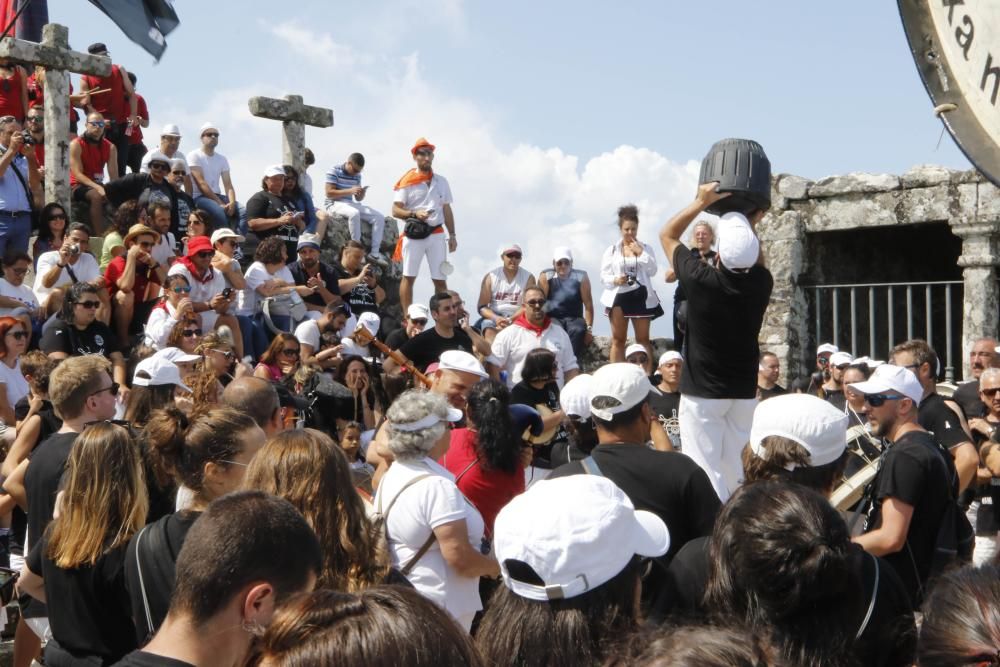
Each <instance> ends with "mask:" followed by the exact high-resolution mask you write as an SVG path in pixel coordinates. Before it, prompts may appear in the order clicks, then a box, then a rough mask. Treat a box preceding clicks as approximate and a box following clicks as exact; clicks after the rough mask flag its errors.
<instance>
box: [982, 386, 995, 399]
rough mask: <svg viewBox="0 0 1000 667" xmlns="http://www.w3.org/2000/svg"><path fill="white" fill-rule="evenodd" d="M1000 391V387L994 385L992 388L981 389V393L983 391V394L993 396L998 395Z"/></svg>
mask: <svg viewBox="0 0 1000 667" xmlns="http://www.w3.org/2000/svg"><path fill="white" fill-rule="evenodd" d="M998 391H1000V387H994V388H992V389H980V390H979V393H981V394H982V395H983V396H987V397H989V398H993V397H994V396H996V395H997V392H998Z"/></svg>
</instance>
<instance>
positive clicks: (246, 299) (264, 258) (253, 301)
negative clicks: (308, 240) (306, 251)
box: [236, 236, 312, 315]
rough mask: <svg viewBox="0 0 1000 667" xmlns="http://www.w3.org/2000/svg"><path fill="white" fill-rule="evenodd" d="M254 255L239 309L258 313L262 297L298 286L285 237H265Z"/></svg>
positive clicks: (283, 292)
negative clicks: (290, 264)
mask: <svg viewBox="0 0 1000 667" xmlns="http://www.w3.org/2000/svg"><path fill="white" fill-rule="evenodd" d="M253 259H254V262H253V264H251V265H250V266H249V267H248V268H247V272H246V274H245V279H246V285H247V286H246V289H244V290H243V291H242V292H240V298H239V307H238V310H237V311H236V312H237V313H239V314H240V315H255V314H256V313H257V305H258V303H259V302H260V299H261V298H262V297H263V298H267V297H269V296H275V295H278V294H287V293H288V292H290V291H292V290H293V289H295V278H294V277H292V272H291V271H289V270H288V266H287V262H288V251H287V250H286V249H285V243H284V241H282V240H281V239H278V238H276V237H273V236H272V237H269V238H266V239H264V240H263V241H261V242H260V245H258V246H257V251H256V252H254V255H253ZM309 293H310V294H311V293H312V292H311V291H310V292H309Z"/></svg>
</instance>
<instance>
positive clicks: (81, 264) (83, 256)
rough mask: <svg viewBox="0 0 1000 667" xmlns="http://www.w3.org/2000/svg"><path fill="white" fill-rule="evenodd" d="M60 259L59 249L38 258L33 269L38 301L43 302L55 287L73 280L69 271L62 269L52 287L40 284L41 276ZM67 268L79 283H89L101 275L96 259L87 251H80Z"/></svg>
mask: <svg viewBox="0 0 1000 667" xmlns="http://www.w3.org/2000/svg"><path fill="white" fill-rule="evenodd" d="M59 261H60V257H59V251H58V250H50V251H48V252H45V253H42V256H41V257H39V258H38V268H37V269H35V287H34V292H35V296H36V297H38V301H39V303H45V301H46V300H47V299H48V298H49V295H50V294H52V292H53V291H54V290H55V289H56V288H57V287H62V286H63V285H69V284H71V283H72V282H73V279H72V278H70V275H69V271H68V270H67V269H65V268H64V269H63V270H62V271H61V272H60V273H59V277H58V278H57V279H56V282H55V284H53V285H52V287H44V286H43V285H42V276H44V275H45V274H46V273H48V272H49V271H51V270H52V267H53V266H55V265H56V264H58V263H59ZM68 268H69V269H72V270H73V273H74V274H76V279H77V280H78V281H80V282H81V283H89V282H93V281H95V280H97V279H98V278H100V277H101V269H100V267H99V266H98V265H97V260H96V259H94V256H93V255H91V254H90V253H89V252H81V253H80V254H79V255H78V256H77V258H76V264H70V265H69V266H68Z"/></svg>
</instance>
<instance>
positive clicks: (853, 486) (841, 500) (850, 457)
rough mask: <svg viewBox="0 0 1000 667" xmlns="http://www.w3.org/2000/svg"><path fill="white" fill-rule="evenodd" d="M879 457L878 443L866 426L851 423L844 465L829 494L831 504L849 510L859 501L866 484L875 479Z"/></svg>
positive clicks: (880, 451)
mask: <svg viewBox="0 0 1000 667" xmlns="http://www.w3.org/2000/svg"><path fill="white" fill-rule="evenodd" d="M881 456H882V444H881V442H880V441H879V440H878V439H877V438H876V437H875V436H873V435H872V434H871V433H869V432H868V427H867V426H865V425H858V426H852V427H851V428H849V429H848V430H847V466H846V467H845V468H844V475H843V477H842V478H841V481H840V484H838V485H837V488H835V489H834V491H833V493H832V494H831V495H830V503H831V504H832V505H833V506H834V507H836V508H837V509H838V510H841V511H844V512H846V511H849V510H852V509H854V507H855V506H856V505H857V504H858V502H859V501H860V500H861V498H862V496H864V493H865V487H866V486H868V484H869V483H870V482H871V481H872V480H873V479H875V473H876V472H878V464H879V458H880V457H881Z"/></svg>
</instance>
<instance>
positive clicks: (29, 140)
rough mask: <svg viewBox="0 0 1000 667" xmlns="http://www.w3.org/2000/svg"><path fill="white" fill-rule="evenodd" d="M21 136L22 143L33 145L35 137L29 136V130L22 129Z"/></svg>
mask: <svg viewBox="0 0 1000 667" xmlns="http://www.w3.org/2000/svg"><path fill="white" fill-rule="evenodd" d="M21 136H22V137H24V145H25V146H34V145H35V138H34V137H33V136H31V132H28V131H27V130H24V131H23V132H22V133H21Z"/></svg>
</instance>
